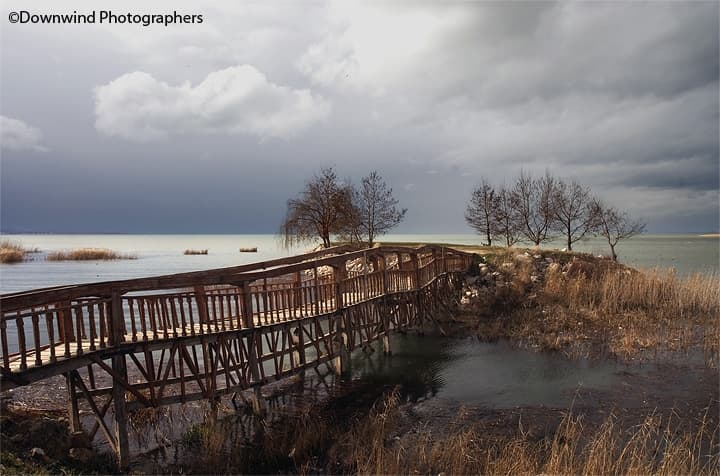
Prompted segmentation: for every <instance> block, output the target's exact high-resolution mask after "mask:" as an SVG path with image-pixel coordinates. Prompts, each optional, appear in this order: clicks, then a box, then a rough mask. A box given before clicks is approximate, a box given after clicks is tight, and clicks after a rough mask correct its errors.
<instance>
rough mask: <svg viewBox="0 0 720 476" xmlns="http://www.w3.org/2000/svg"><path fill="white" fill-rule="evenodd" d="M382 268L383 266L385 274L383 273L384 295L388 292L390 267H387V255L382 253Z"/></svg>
mask: <svg viewBox="0 0 720 476" xmlns="http://www.w3.org/2000/svg"><path fill="white" fill-rule="evenodd" d="M382 268H383V274H382V285H383V295H387V294H388V289H389V287H388V269H387V268H388V267H387V256H385V255H382Z"/></svg>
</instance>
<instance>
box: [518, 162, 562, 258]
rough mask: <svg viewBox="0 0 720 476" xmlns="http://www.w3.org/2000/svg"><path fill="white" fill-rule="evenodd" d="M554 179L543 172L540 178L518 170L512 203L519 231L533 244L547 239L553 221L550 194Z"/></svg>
mask: <svg viewBox="0 0 720 476" xmlns="http://www.w3.org/2000/svg"><path fill="white" fill-rule="evenodd" d="M554 189H555V179H554V178H553V177H552V176H551V175H550V174H549V173H545V175H544V176H542V177H540V178H537V179H536V178H534V177H533V176H532V175H530V174H528V173H525V172H520V177H518V179H517V181H516V182H515V186H514V188H513V191H512V196H513V197H512V203H513V206H514V207H515V212H516V214H517V219H518V224H519V226H520V232H521V233H522V234H523V236H525V238H527V239H528V240H530V241H531V242H532V243H534V244H535V246H539V245H540V243H543V242H545V241H548V240H549V239H550V238H551V237H550V235H549V232H550V231H551V225H552V223H553V212H552V196H553V191H554Z"/></svg>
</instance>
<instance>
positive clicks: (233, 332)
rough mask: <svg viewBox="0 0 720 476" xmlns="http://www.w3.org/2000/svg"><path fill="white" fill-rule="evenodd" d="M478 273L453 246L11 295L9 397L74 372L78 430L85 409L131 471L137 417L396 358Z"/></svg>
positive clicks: (3, 344) (325, 256)
mask: <svg viewBox="0 0 720 476" xmlns="http://www.w3.org/2000/svg"><path fill="white" fill-rule="evenodd" d="M470 263H471V255H470V254H467V253H463V252H460V251H456V250H453V249H450V248H441V247H432V246H428V247H422V248H404V247H389V246H381V247H375V248H369V249H365V250H354V249H352V248H350V247H335V248H330V249H327V250H322V251H318V252H314V253H308V254H304V255H298V256H293V257H290V258H283V259H277V260H272V261H267V262H261V263H254V264H249V265H243V266H236V267H231V268H222V269H215V270H209V271H199V272H192V273H182V274H175V275H167V276H158V277H151V278H140V279H132V280H124V281H113V282H105V283H96V284H87V285H71V286H59V287H54V288H46V289H39V290H33V291H27V292H21V293H13V294H5V295H2V296H0V313H1V314H0V351H1V352H2V356H1V359H2V362H1V363H0V364H1V365H0V369H1V371H2V373H0V390H1V391H5V390H8V389H11V388H15V387H18V386H22V385H28V384H31V383H33V382H37V381H39V380H43V379H47V378H50V377H53V376H56V375H64V376H65V378H66V381H67V383H68V411H69V421H70V426H71V430H72V431H78V430H82V428H81V426H80V418H79V411H78V404H79V402H80V401H83V400H84V401H85V402H86V403H87V405H89V407H90V409H91V410H92V413H93V415H94V416H95V420H96V422H95V425H94V426H93V428H92V429H90V430H89V433H90V436H91V437H94V436H95V433H97V432H98V431H101V432H102V434H103V435H104V436H105V438H106V439H107V441H108V442H109V444H110V445H111V447H112V448H113V449H114V450H115V451H116V453H117V454H118V457H119V462H120V466H121V467H123V466H124V465H125V464H126V463H127V457H128V441H127V430H126V420H127V412H128V411H132V410H133V409H134V408H138V407H158V406H161V405H167V404H171V403H177V402H187V401H192V400H197V399H208V400H210V401H211V402H214V401H217V399H218V398H219V397H220V396H221V395H223V394H229V393H234V392H239V391H241V390H245V389H249V388H259V386H261V385H263V384H265V383H268V382H270V381H274V380H277V379H281V378H284V377H286V376H289V375H291V374H293V373H295V372H300V371H303V370H305V369H307V368H311V367H313V366H317V365H320V364H323V363H326V362H330V361H332V362H333V364H334V366H335V369H336V371H338V372H342V371H343V370H344V368H345V365H346V364H347V362H348V355H349V353H350V352H351V351H352V350H354V349H356V348H360V347H362V346H366V345H368V344H369V343H370V342H372V341H374V340H377V339H383V341H384V342H385V345H386V347H385V349H386V351H389V350H390V349H389V340H388V335H389V333H390V332H392V331H393V330H396V329H403V328H407V327H411V326H416V325H420V324H421V323H422V321H423V320H424V319H426V318H427V317H428V316H432V315H433V313H435V312H437V311H438V309H439V307H440V306H443V305H444V304H443V302H444V301H445V300H447V299H448V298H449V297H451V296H452V295H453V294H454V293H455V291H456V287H457V283H458V282H459V280H458V279H457V277H458V275H459V274H460V273H463V272H464V271H466V270H467V269H468V267H469V265H470ZM129 375H131V376H134V377H136V378H133V379H130V378H129ZM137 376H141V378H139V379H138V378H137ZM131 380H132V381H131ZM111 408H112V411H110V409H111ZM110 415H112V418H110ZM108 420H110V421H109V422H108ZM113 427H114V428H113Z"/></svg>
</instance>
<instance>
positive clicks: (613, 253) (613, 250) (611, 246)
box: [610, 245, 617, 261]
mask: <svg viewBox="0 0 720 476" xmlns="http://www.w3.org/2000/svg"><path fill="white" fill-rule="evenodd" d="M610 252H611V253H612V259H613V261H617V254H615V245H610Z"/></svg>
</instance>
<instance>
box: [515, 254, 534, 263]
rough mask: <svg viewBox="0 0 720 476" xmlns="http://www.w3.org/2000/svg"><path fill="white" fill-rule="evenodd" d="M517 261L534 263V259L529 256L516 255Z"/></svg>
mask: <svg viewBox="0 0 720 476" xmlns="http://www.w3.org/2000/svg"><path fill="white" fill-rule="evenodd" d="M515 261H518V262H520V263H529V262H530V261H532V257H531V256H530V255H528V254H522V255H515Z"/></svg>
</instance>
